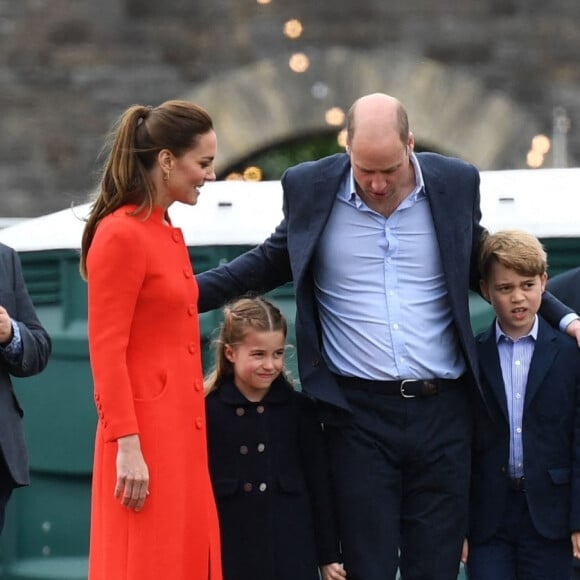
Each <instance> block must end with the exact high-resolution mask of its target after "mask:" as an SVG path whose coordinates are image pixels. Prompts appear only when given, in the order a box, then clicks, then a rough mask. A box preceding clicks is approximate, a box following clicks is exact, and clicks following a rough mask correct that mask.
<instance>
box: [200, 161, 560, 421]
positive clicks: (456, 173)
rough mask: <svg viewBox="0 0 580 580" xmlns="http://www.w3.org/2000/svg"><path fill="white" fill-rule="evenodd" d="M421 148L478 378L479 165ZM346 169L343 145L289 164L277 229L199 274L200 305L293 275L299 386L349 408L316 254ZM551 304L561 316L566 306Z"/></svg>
mask: <svg viewBox="0 0 580 580" xmlns="http://www.w3.org/2000/svg"><path fill="white" fill-rule="evenodd" d="M416 156H417V159H418V161H419V165H420V167H421V172H422V174H423V179H424V182H425V190H426V193H427V198H428V200H429V205H430V208H431V213H432V216H433V222H434V224H435V231H436V235H437V240H438V242H439V249H440V252H441V261H442V264H443V268H444V274H445V279H446V282H447V289H448V293H449V302H450V305H451V312H452V316H453V322H454V324H455V328H456V330H457V336H458V339H459V344H460V347H461V350H462V353H463V355H464V357H465V361H466V365H467V368H468V371H469V375H470V377H471V378H472V379H475V380H476V381H477V376H478V363H477V356H476V351H475V342H474V338H473V332H472V329H471V323H470V315H469V300H468V291H469V289H470V288H471V289H472V290H476V291H477V290H478V287H479V275H478V271H477V256H476V254H477V249H478V246H479V241H480V238H481V234H482V232H483V229H482V227H481V226H480V224H479V221H480V218H481V212H480V209H479V202H480V196H479V172H478V171H477V170H476V168H475V167H474V166H473V165H470V164H468V163H465V162H463V161H460V160H458V159H454V158H450V157H444V156H442V155H438V154H435V153H417V154H416ZM349 170H350V158H349V156H348V155H346V154H345V153H339V154H336V155H332V156H330V157H326V158H324V159H320V160H318V161H310V162H306V163H301V164H299V165H296V166H294V167H291V168H290V169H288V170H287V171H286V173H285V174H284V175H283V177H282V185H283V190H284V199H283V210H284V219H283V220H282V222H281V223H280V224H279V226H278V227H277V228H276V230H275V232H274V233H273V234H272V235H271V236H270V237H269V238H268V239H267V240H266V241H265V242H264V243H262V244H260V245H259V246H258V247H257V248H255V249H253V250H251V251H249V252H246V253H245V254H242V255H241V256H239V257H238V258H236V259H235V260H233V261H232V262H230V263H228V264H224V265H223V266H220V267H219V268H216V269H214V270H210V271H208V272H203V273H201V274H199V275H198V276H197V281H198V284H199V290H200V300H199V309H200V311H202V312H203V311H207V310H211V309H213V308H217V307H219V306H221V305H222V304H224V303H225V302H227V301H228V300H231V299H233V298H235V297H236V296H239V295H240V294H244V293H245V292H248V291H252V292H260V293H262V292H267V291H269V290H272V289H273V288H276V287H278V286H281V285H283V284H285V283H287V282H290V281H291V280H293V282H294V287H295V292H296V343H297V353H298V365H299V373H300V381H301V384H302V388H303V389H304V390H305V391H307V392H308V393H310V394H311V395H312V396H314V397H315V398H316V399H318V400H319V401H322V402H325V403H329V404H330V405H332V406H334V407H339V408H342V409H346V410H348V409H349V405H348V403H347V401H346V399H345V397H344V395H343V393H342V391H341V390H340V388H339V387H338V384H337V383H336V380H335V379H334V377H333V376H332V374H331V372H330V370H329V369H328V367H327V366H326V364H325V362H324V360H323V358H322V356H321V331H320V321H319V316H318V311H317V306H316V299H315V294H314V277H313V272H312V263H313V260H312V258H313V256H314V253H315V249H316V246H317V243H318V241H319V239H320V236H321V235H322V232H323V230H324V227H325V225H326V222H327V220H328V217H329V216H330V213H331V210H332V207H333V203H334V201H335V199H336V195H337V192H338V191H339V189H340V188H341V187H343V186H344V183H345V180H346V177H347V175H348V172H349ZM551 306H552V307H553V308H554V310H553V312H552V314H553V315H554V316H557V318H556V319H558V320H559V318H561V317H562V316H563V314H564V313H565V312H568V310H566V309H564V311H562V310H561V309H560V307H559V306H558V305H551ZM425 378H432V377H425Z"/></svg>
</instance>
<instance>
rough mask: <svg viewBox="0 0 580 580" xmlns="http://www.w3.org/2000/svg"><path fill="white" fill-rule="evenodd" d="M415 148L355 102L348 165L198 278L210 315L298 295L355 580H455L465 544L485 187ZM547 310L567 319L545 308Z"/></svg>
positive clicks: (303, 375) (301, 341) (388, 101)
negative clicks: (261, 238)
mask: <svg viewBox="0 0 580 580" xmlns="http://www.w3.org/2000/svg"><path fill="white" fill-rule="evenodd" d="M413 148H414V138H413V134H412V133H411V132H410V130H409V122H408V118H407V113H406V111H405V109H404V107H403V106H402V105H401V103H400V102H399V101H398V100H397V99H395V98H393V97H390V96H388V95H384V94H372V95H367V96H365V97H362V98H361V99H359V100H358V101H356V102H355V103H354V105H353V106H352V107H351V109H350V111H349V114H348V120H347V153H346V154H337V155H333V156H331V157H327V158H325V159H321V160H319V161H314V162H308V163H302V164H300V165H297V166H295V167H292V168H290V169H288V170H287V171H286V173H285V174H284V176H283V177H282V186H283V190H284V201H283V209H284V219H283V220H282V222H281V223H280V225H279V226H278V227H277V229H276V230H275V232H274V233H273V234H272V235H271V236H270V238H268V239H267V240H266V241H265V242H264V243H263V244H261V245H260V246H258V247H257V248H255V249H254V250H251V251H249V252H247V253H245V254H243V255H242V256H240V257H238V258H236V259H235V260H233V261H232V262H231V263H229V264H225V265H223V266H221V267H220V268H217V269H215V270H212V271H209V272H204V273H202V274H200V275H199V276H198V283H199V288H200V301H199V306H200V310H202V311H204V310H210V309H213V308H216V307H218V306H220V305H221V304H222V303H224V302H226V301H228V300H230V299H232V298H233V297H235V296H237V295H239V294H243V293H244V292H247V291H255V292H265V291H268V290H271V289H273V288H275V287H277V286H280V285H282V284H285V283H286V282H288V281H290V280H293V282H294V286H295V291H296V339H297V352H298V365H299V373H300V380H301V384H302V388H303V389H304V391H306V392H307V393H308V394H310V395H311V396H313V397H314V398H315V399H317V400H318V402H319V403H320V408H321V416H322V418H323V420H324V423H325V434H326V436H327V442H328V445H329V454H330V457H331V461H332V465H333V484H334V493H335V497H336V501H337V508H338V517H339V524H340V534H341V543H342V547H343V558H344V565H345V569H346V571H347V574H348V578H349V579H350V580H385V579H393V578H395V574H396V570H397V566H398V565H399V564H400V569H401V572H402V575H403V578H405V580H418V579H420V578H421V579H427V578H428V579H429V580H451V579H455V578H456V577H457V573H458V567H459V559H460V553H461V546H462V542H463V536H464V533H465V531H466V528H467V495H468V482H469V463H470V459H469V458H470V434H471V427H472V425H471V417H470V411H469V397H470V393H471V391H472V386H473V385H476V384H477V376H478V368H477V356H476V352H475V342H474V338H473V334H472V331H471V326H470V318H469V307H468V290H469V288H470V286H471V287H472V288H477V282H478V274H477V260H476V255H477V249H478V246H479V240H480V236H481V234H482V227H481V226H480V224H479V220H480V209H479V173H478V171H477V170H476V168H475V167H473V166H471V165H469V164H467V163H464V162H462V161H459V160H457V159H451V158H448V157H443V156H441V155H436V154H432V153H419V154H415V153H414V152H413ZM546 310H547V313H548V314H547V315H548V316H549V317H550V320H551V321H554V322H555V321H557V320H559V319H560V318H561V317H562V316H563V315H564V314H565V313H568V312H569V310H567V309H565V308H564V307H563V306H562V305H561V304H559V303H557V301H554V300H551V299H550V297H548V298H547V299H546ZM569 316H570V317H571V318H574V315H573V314H570V315H569ZM565 322H567V320H566V321H565ZM579 329H580V321H578V320H574V321H573V322H571V324H570V326H568V331H569V332H572V331H574V332H578V331H579ZM578 333H579V334H580V332H578ZM399 550H400V561H399Z"/></svg>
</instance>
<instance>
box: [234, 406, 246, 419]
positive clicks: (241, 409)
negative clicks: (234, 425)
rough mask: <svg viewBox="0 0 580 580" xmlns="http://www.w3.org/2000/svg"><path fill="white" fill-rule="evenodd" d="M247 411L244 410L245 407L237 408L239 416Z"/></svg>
mask: <svg viewBox="0 0 580 580" xmlns="http://www.w3.org/2000/svg"><path fill="white" fill-rule="evenodd" d="M245 412H246V411H244V408H243V407H238V408H237V409H236V415H237V416H238V417H242V416H243V415H244V413H245Z"/></svg>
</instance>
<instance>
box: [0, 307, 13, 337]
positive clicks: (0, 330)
mask: <svg viewBox="0 0 580 580" xmlns="http://www.w3.org/2000/svg"><path fill="white" fill-rule="evenodd" d="M12 336H13V334H12V320H11V319H10V315H9V314H8V311H7V310H6V308H4V306H0V344H8V343H9V342H10V341H11V340H12Z"/></svg>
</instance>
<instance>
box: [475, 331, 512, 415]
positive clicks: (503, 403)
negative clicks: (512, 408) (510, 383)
mask: <svg viewBox="0 0 580 580" xmlns="http://www.w3.org/2000/svg"><path fill="white" fill-rule="evenodd" d="M477 341H478V351H479V367H480V370H481V373H482V375H483V376H484V378H485V382H486V383H487V384H488V385H489V388H490V391H491V392H492V393H493V396H494V397H495V399H496V401H497V402H498V404H499V407H500V409H501V411H502V413H503V415H504V417H505V419H506V421H507V420H508V409H507V400H506V395H505V385H504V382H503V376H502V373H501V366H500V363H499V354H498V351H497V344H496V338H495V320H494V321H493V323H492V324H491V326H490V327H489V328H488V329H487V330H486V331H485V332H484V333H483V334H481V335H480V336H479V337H478V339H477Z"/></svg>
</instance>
